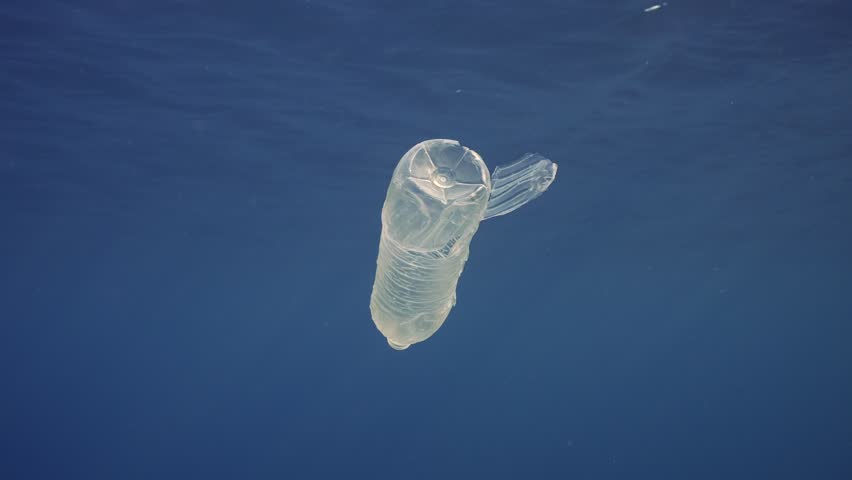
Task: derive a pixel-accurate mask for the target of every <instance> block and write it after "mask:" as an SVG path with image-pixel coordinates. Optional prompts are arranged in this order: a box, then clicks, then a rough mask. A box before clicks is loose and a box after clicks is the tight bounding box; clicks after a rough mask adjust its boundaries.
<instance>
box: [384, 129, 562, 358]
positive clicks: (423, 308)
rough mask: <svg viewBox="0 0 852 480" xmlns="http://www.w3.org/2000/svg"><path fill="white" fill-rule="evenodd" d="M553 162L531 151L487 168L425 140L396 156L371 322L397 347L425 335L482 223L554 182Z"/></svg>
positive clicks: (445, 304) (454, 145)
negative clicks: (491, 171) (397, 157)
mask: <svg viewBox="0 0 852 480" xmlns="http://www.w3.org/2000/svg"><path fill="white" fill-rule="evenodd" d="M556 169H557V165H556V164H555V163H553V162H552V161H550V160H548V159H547V158H544V157H542V156H541V155H538V154H535V153H528V154H526V155H524V156H522V157H521V158H519V159H517V160H515V161H514V162H512V163H510V164H507V165H503V166H500V167H497V168H496V169H495V170H494V175H493V176H492V175H490V174H489V172H488V167H487V166H486V165H485V162H484V161H483V160H482V158H481V157H480V156H479V154H478V153H476V152H475V151H473V150H471V149H469V148H467V147H464V146H462V145H461V144H459V142H458V141H455V140H427V141H425V142H421V143H419V144H417V145H415V146H414V147H412V148H411V149H410V150H409V151H408V152H407V153H406V154H405V155H404V156H403V157H402V159H400V161H399V164H397V166H396V170H394V173H393V178H392V179H391V183H390V186H389V187H388V193H387V197H386V198H385V203H384V207H383V208H382V234H381V239H380V240H379V257H378V259H377V261H376V279H375V282H374V283H373V293H372V296H371V298H370V311H371V313H372V316H373V322H374V323H375V324H376V327H377V328H378V329H379V331H380V332H382V334H383V335H384V336H385V337H386V338H387V341H388V344H389V345H390V346H391V347H393V348H394V349H396V350H404V349H406V348H408V347H409V346H410V345H412V344H414V343H417V342H422V341H423V340H426V339H427V338H429V337H430V336H432V334H434V333H435V332H436V331H437V330H438V329H439V328H440V327H441V325H442V324H443V323H444V321H445V320H446V319H447V316H448V315H449V314H450V310H452V308H453V306H455V304H456V285H457V284H458V280H459V277H460V276H461V273H462V270H463V269H464V264H465V262H466V261H467V258H468V254H469V253H470V241H471V240H472V239H473V235H474V234H475V233H476V230H477V229H478V228H479V222H480V221H482V220H485V219H487V218H491V217H495V216H498V215H505V214H507V213H509V212H512V211H514V210H516V209H517V208H519V207H521V206H522V205H524V204H526V203H527V202H529V201H531V200H533V199H535V198H537V197H538V196H539V195H541V194H542V193H543V192H544V191H545V190H547V188H548V187H549V186H550V184H551V183H553V180H554V179H555V178H556Z"/></svg>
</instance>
